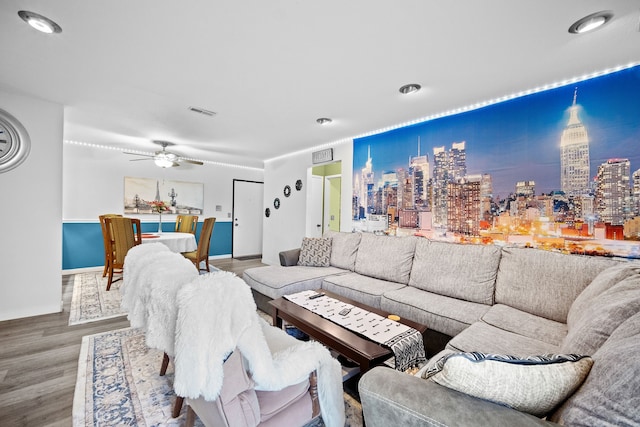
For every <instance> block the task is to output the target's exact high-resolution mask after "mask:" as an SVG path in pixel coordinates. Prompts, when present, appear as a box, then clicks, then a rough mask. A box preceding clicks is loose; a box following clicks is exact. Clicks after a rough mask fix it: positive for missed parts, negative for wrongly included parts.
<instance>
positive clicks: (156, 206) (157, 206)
mask: <svg viewBox="0 0 640 427" xmlns="http://www.w3.org/2000/svg"><path fill="white" fill-rule="evenodd" d="M149 205H150V206H151V210H152V211H153V212H155V213H157V214H158V215H159V216H160V219H159V221H158V233H162V212H166V211H168V210H169V206H168V205H167V204H166V203H165V202H163V201H162V200H153V201H151V202H149Z"/></svg>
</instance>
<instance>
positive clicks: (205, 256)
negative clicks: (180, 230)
mask: <svg viewBox="0 0 640 427" xmlns="http://www.w3.org/2000/svg"><path fill="white" fill-rule="evenodd" d="M215 223H216V219H215V218H213V217H211V218H205V220H204V223H203V224H202V230H201V231H200V240H198V248H197V249H196V250H195V251H191V252H182V255H183V256H184V257H185V258H187V259H188V260H190V261H191V262H192V263H193V264H194V265H195V266H196V269H198V271H200V270H201V268H200V262H202V261H205V264H206V266H207V267H206V270H207V271H208V272H210V271H211V270H209V243H210V242H211V233H212V232H213V226H214V224H215Z"/></svg>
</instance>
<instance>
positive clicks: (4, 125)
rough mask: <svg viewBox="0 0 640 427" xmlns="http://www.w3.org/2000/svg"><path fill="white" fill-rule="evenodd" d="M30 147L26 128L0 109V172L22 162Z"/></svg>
mask: <svg viewBox="0 0 640 427" xmlns="http://www.w3.org/2000/svg"><path fill="white" fill-rule="evenodd" d="M30 149H31V140H30V139H29V134H28V133H27V130H26V129H25V128H24V126H22V124H21V123H20V122H19V121H18V119H16V118H15V117H13V116H12V115H11V114H9V113H7V112H6V111H4V110H0V173H2V172H7V171H9V170H11V169H13V168H16V167H18V166H19V165H20V163H22V162H24V161H25V159H26V158H27V156H28V155H29V150H30Z"/></svg>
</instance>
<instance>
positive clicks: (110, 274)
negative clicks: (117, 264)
mask: <svg viewBox="0 0 640 427" xmlns="http://www.w3.org/2000/svg"><path fill="white" fill-rule="evenodd" d="M111 282H113V267H112V266H109V280H107V290H109V289H111Z"/></svg>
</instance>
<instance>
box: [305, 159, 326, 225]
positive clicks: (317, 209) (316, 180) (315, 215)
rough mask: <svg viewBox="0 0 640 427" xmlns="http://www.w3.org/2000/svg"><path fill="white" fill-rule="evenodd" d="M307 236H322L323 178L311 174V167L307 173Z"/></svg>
mask: <svg viewBox="0 0 640 427" xmlns="http://www.w3.org/2000/svg"><path fill="white" fill-rule="evenodd" d="M307 177H308V178H309V179H308V180H307V182H309V185H308V186H307V225H306V235H307V237H322V202H323V200H322V193H323V191H322V186H323V181H324V178H323V177H321V176H318V175H311V169H309V173H308V175H307Z"/></svg>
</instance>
